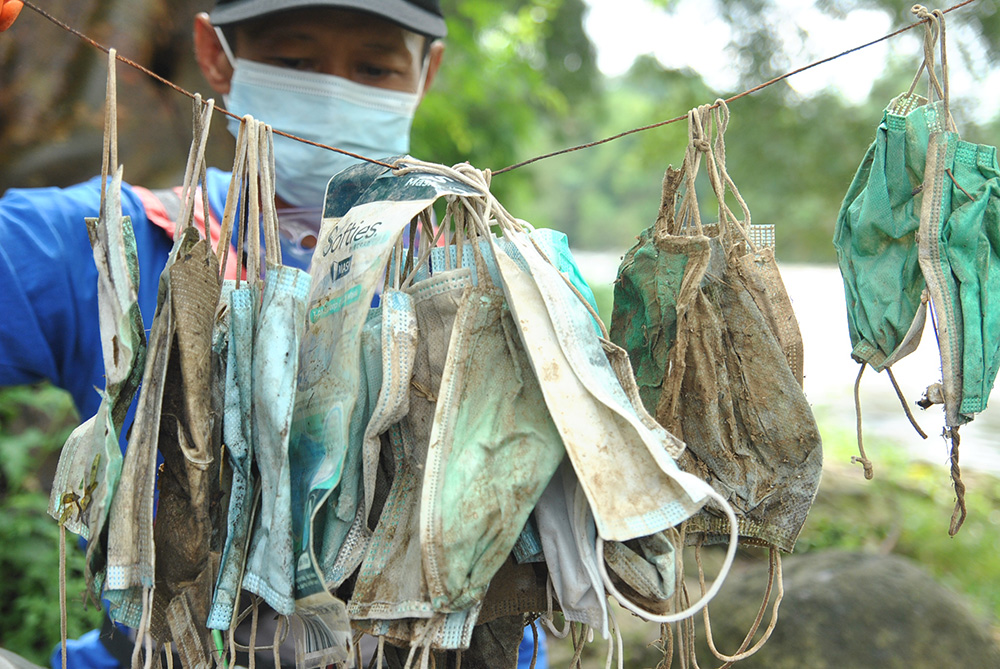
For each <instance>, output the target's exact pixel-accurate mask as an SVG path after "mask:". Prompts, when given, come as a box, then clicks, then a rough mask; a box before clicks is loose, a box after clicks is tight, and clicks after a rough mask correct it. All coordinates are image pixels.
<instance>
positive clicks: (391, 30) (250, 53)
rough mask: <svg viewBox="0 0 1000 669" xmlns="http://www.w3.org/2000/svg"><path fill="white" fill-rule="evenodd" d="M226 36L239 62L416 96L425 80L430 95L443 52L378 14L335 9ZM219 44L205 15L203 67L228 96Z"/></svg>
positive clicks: (305, 12) (198, 30) (276, 17)
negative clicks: (316, 73) (431, 85)
mask: <svg viewBox="0 0 1000 669" xmlns="http://www.w3.org/2000/svg"><path fill="white" fill-rule="evenodd" d="M226 32H227V35H230V36H232V39H231V40H230V41H232V42H234V43H233V44H231V45H230V46H231V48H232V49H233V52H234V54H235V55H236V56H237V57H238V58H246V59H248V60H253V61H258V62H261V63H266V64H268V65H275V66H278V67H287V68H289V69H293V70H303V71H309V72H320V73H323V74H332V75H335V76H338V77H342V78H344V79H349V80H351V81H354V82H357V83H359V84H364V85H367V86H374V87H377V88H386V89H390V90H396V91H405V92H410V93H415V92H417V91H418V90H420V79H421V76H422V75H423V76H425V77H426V81H425V85H424V89H425V90H426V88H427V86H429V84H430V81H431V79H432V78H433V76H434V73H435V72H436V70H437V65H438V63H439V62H440V58H441V51H442V50H443V46H442V45H441V44H440V43H434V44H432V45H430V47H429V48H428V47H427V46H426V39H427V38H425V37H424V36H422V35H418V34H417V33H414V32H411V31H409V30H406V29H404V28H402V27H400V26H398V25H396V24H395V23H392V22H391V21H387V20H385V19H382V18H380V17H378V16H375V15H374V14H369V13H366V12H357V11H351V10H344V9H333V8H308V9H297V10H290V11H285V12H280V13H276V14H271V15H268V16H266V17H263V18H260V19H254V20H251V21H244V22H241V23H237V24H235V25H234V26H233V29H232V30H227V31H226ZM217 42H218V38H217V37H216V35H215V32H214V30H213V29H212V27H211V24H210V23H209V22H208V17H207V15H204V14H201V15H199V16H198V18H197V19H196V22H195V47H196V50H197V52H198V60H199V63H200V64H201V66H202V71H203V72H204V73H205V76H206V78H207V79H208V80H209V83H210V84H212V86H213V88H215V90H216V91H218V92H220V93H227V92H228V90H229V79H230V78H231V77H232V67H231V64H230V63H229V62H228V59H226V58H225V57H224V55H223V54H222V53H221V45H217V44H215V43H217ZM425 55H426V58H427V59H428V67H427V69H426V71H425V69H424V59H425Z"/></svg>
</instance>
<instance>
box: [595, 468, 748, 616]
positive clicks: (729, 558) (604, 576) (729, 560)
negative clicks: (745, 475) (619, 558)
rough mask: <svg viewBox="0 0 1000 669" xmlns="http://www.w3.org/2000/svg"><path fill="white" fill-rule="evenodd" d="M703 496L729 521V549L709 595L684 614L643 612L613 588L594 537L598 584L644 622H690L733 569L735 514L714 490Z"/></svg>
mask: <svg viewBox="0 0 1000 669" xmlns="http://www.w3.org/2000/svg"><path fill="white" fill-rule="evenodd" d="M703 492H704V493H705V495H706V496H707V497H710V498H711V499H713V500H714V501H715V502H716V503H717V504H718V505H719V507H721V509H722V511H723V512H725V514H726V517H727V518H728V519H729V548H728V549H727V550H726V558H725V560H724V561H723V563H722V568H721V569H720V570H719V574H718V576H716V577H715V581H714V582H713V583H712V587H711V588H709V589H708V592H706V593H705V594H703V595H702V597H701V599H699V600H698V601H697V602H695V603H694V604H692V605H691V606H689V607H688V608H686V609H684V610H683V611H680V612H677V613H671V614H668V615H658V614H656V613H653V612H652V611H645V610H643V609H642V608H640V607H639V606H638V605H637V604H635V603H634V602H632V601H631V600H629V599H628V598H627V597H625V596H624V595H623V594H622V593H621V592H619V590H618V588H616V587H615V584H614V583H612V582H611V578H610V577H609V576H608V570H607V567H605V565H604V539H603V538H602V537H601V536H600V535H598V537H597V568H598V571H600V572H601V580H603V581H604V587H605V589H606V590H607V591H608V593H610V594H611V595H612V596H613V597H614V598H615V599H617V600H618V603H619V604H621V605H622V606H623V607H625V608H626V609H628V610H629V611H631V612H632V613H634V614H636V615H637V616H639V617H640V618H642V619H644V620H648V621H650V622H658V623H675V622H678V621H681V620H684V619H686V618H690V617H691V616H693V615H694V614H695V613H697V612H698V611H700V610H701V609H702V608H703V607H705V606H708V603H709V602H710V601H712V599H713V598H714V597H715V595H716V593H718V592H719V588H721V587H722V583H723V581H725V580H726V576H728V575H729V568H730V567H731V566H732V564H733V558H734V557H735V556H736V546H737V543H738V539H739V526H738V524H737V521H736V514H735V513H734V512H733V508H732V507H731V506H730V505H729V502H727V501H726V500H725V499H724V498H723V497H722V495H720V494H719V493H717V492H715V490H713V489H712V488H711V487H710V486H708V485H707V484H706V485H705V488H704V489H703Z"/></svg>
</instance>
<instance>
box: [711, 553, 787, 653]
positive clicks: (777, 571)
mask: <svg viewBox="0 0 1000 669" xmlns="http://www.w3.org/2000/svg"><path fill="white" fill-rule="evenodd" d="M768 553H769V555H768V569H767V587H766V588H765V589H764V598H763V601H761V604H760V609H759V610H758V611H757V617H756V618H755V619H754V622H753V625H751V626H750V631H749V632H747V635H746V637H744V639H743V643H741V644H740V647H739V649H738V650H737V651H736V653H735V654H734V655H725V654H723V653H721V652H719V649H718V648H716V646H715V640H714V639H713V638H712V623H711V620H710V618H709V615H708V607H707V606H706V607H705V608H704V610H703V611H702V613H703V614H704V621H705V637H706V639H707V640H708V647H709V649H710V650H711V651H712V654H713V655H715V657H717V658H718V659H720V660H722V661H723V662H725V664H724V665H722V666H721V667H719V669H729V667H731V666H733V664H734V663H736V662H739V661H740V660H745V659H746V658H748V657H750V656H751V655H753V654H754V653H756V652H757V651H759V650H760V649H761V648H762V647H763V646H764V644H765V643H767V640H768V639H770V638H771V633H772V632H773V631H774V628H775V626H776V625H777V624H778V607H779V606H780V605H781V600H782V598H783V597H784V596H785V588H784V584H783V582H782V578H781V576H782V574H781V554H780V553H779V552H778V549H777V548H775V547H774V546H772V547H771V548H770V549H769V551H768ZM694 555H695V560H696V561H697V563H698V583H699V584H700V585H701V591H702V592H703V593H704V592H705V570H704V569H703V568H702V564H701V544H700V543H699V544H698V545H697V546H696V547H695V553H694ZM775 578H777V580H778V595H777V597H776V598H775V600H774V607H773V608H772V610H771V620H770V622H768V624H767V628H766V629H765V630H764V635H763V636H762V637H761V638H760V640H759V641H757V643H756V644H754V646H753V648H750V649H749V650H748V649H747V646H749V645H750V641H751V640H753V635H754V634H756V633H757V630H758V629H759V628H760V623H761V622H762V621H763V620H764V613H765V612H766V611H767V603H768V601H769V600H770V599H771V590H772V589H773V587H774V581H775Z"/></svg>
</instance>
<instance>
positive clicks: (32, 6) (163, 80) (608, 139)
mask: <svg viewBox="0 0 1000 669" xmlns="http://www.w3.org/2000/svg"><path fill="white" fill-rule="evenodd" d="M975 1H976V0H964V1H963V2H960V3H958V4H956V5H953V6H951V7H949V8H948V9H945V10H936V11H940V12H941V14H947V13H948V12H953V11H955V10H956V9H960V8H962V7H965V6H966V5H970V4H972V3H973V2H975ZM23 2H24V6H25V7H28V8H29V9H31V10H32V11H34V12H35V13H37V14H40V15H42V16H43V17H45V18H46V19H48V20H49V21H51V22H52V23H54V24H56V25H57V26H59V27H60V28H62V29H63V30H65V31H67V32H69V33H71V34H73V35H76V36H77V37H79V38H80V39H82V40H84V41H85V42H87V43H88V44H90V45H91V46H93V47H94V48H96V49H99V50H100V51H103V52H105V53H107V52H108V47H106V46H104V45H102V44H100V43H99V42H97V41H96V40H94V39H93V38H91V37H88V36H87V35H85V34H83V33H82V32H80V31H79V30H77V29H76V28H73V27H72V26H70V25H67V24H66V23H64V22H62V21H60V20H59V19H57V18H56V17H54V16H52V15H51V14H49V13H48V12H46V11H45V10H44V9H42V8H41V7H38V6H37V5H35V4H34V3H33V2H31V0H23ZM929 20H930V19H924V20H921V21H918V22H917V23H913V24H911V25H908V26H904V27H903V28H900V29H899V30H896V31H895V32H891V33H889V34H887V35H883V36H882V37H879V38H878V39H875V40H872V41H870V42H866V43H865V44H861V45H858V46H856V47H852V48H850V49H847V50H846V51H842V52H840V53H838V54H835V55H833V56H828V57H826V58H823V59H820V60H817V61H814V62H812V63H809V64H808V65H804V66H802V67H800V68H798V69H795V70H792V71H790V72H786V73H785V74H781V75H779V76H777V77H774V78H773V79H770V80H768V81H765V82H764V83H762V84H758V85H757V86H754V87H753V88H749V89H747V90H745V91H743V92H742V93H737V94H736V95H734V96H732V97H729V98H726V100H725V101H726V102H727V103H729V102H733V101H734V100H738V99H740V98H743V97H746V96H748V95H752V94H753V93H756V92H757V91H760V90H762V89H764V88H767V87H768V86H773V85H774V84H776V83H778V82H780V81H784V80H785V79H787V78H789V77H791V76H793V75H795V74H799V73H800V72H805V71H806V70H809V69H812V68H814V67H816V66H818V65H823V64H825V63H829V62H830V61H833V60H836V59H838V58H842V57H844V56H847V55H849V54H852V53H854V52H855V51H860V50H862V49H865V48H868V47H870V46H874V45H875V44H878V43H880V42H884V41H886V40H888V39H892V38H893V37H896V36H897V35H900V34H902V33H904V32H907V31H909V30H913V29H914V28H916V27H918V26H921V25H923V24H924V23H926V22H927V21H929ZM227 46H228V45H227ZM227 57H229V55H228V54H227ZM116 58H117V59H118V60H120V61H122V62H123V63H125V64H126V65H131V66H132V67H134V68H135V69H137V70H139V71H140V72H142V73H144V74H146V75H147V76H149V77H152V78H153V79H156V80H157V81H159V82H160V83H161V84H164V85H166V86H168V87H169V88H172V89H174V90H175V91H177V92H178V93H182V94H184V95H186V96H188V97H189V98H194V94H193V93H191V92H190V91H187V90H185V89H183V88H181V87H180V86H178V85H177V84H175V83H173V82H172V81H170V80H168V79H166V78H164V77H161V76H160V75H158V74H156V73H155V72H153V71H152V70H150V69H149V68H146V67H143V66H142V65H140V64H139V63H136V62H135V61H133V60H131V59H129V58H126V57H124V56H121V55H118V56H116ZM216 109H217V110H218V111H220V112H222V113H223V114H225V115H226V116H229V117H231V118H234V119H236V120H237V121H238V120H240V119H239V117H238V116H236V115H235V114H233V113H232V112H229V111H227V110H225V109H223V108H221V107H216ZM685 119H687V114H685V115H683V116H678V117H675V118H672V119H667V120H666V121H660V122H658V123H652V124H650V125H645V126H642V127H639V128H633V129H631V130H627V131H625V132H621V133H618V134H617V135H612V136H611V137H605V138H604V139H600V140H597V141H594V142H589V143H587V144H581V145H579V146H572V147H569V148H566V149H561V150H559V151H553V152H551V153H546V154H543V155H540V156H535V157H534V158H530V159H528V160H525V161H522V162H520V163H515V164H513V165H508V166H507V167H504V168H502V169H499V170H495V171H494V172H493V174H503V173H504V172H509V171H511V170H515V169H517V168H519V167H524V166H525V165H529V164H531V163H534V162H538V161H539V160H544V159H546V158H552V157H554V156H558V155H562V154H564V153H570V152H572V151H579V150H581V149H589V148H591V147H594V146H598V145H600V144H606V143H608V142H611V141H613V140H616V139H620V138H622V137H625V136H627V135H632V134H635V133H637V132H642V131H645V130H652V129H653V128H659V127H660V126H664V125H669V124H671V123H677V122H679V121H683V120H685ZM275 134H276V135H281V136H282V137H287V138H289V139H294V140H296V141H299V142H304V143H306V144H310V145H312V146H316V147H318V148H321V149H327V150H329V151H336V152H337V153H342V154H344V155H347V156H351V157H352V158H356V159H358V160H363V161H365V162H368V163H373V164H375V165H381V166H383V167H389V168H392V167H395V166H394V165H389V164H388V163H384V162H382V161H380V160H375V159H374V158H368V157H367V156H361V155H358V154H356V153H351V152H350V151H345V150H343V149H338V148H336V147H333V146H327V145H326V144H320V143H318V142H312V141H309V140H307V139H303V138H302V137H297V136H295V135H291V134H288V133H284V132H280V131H275Z"/></svg>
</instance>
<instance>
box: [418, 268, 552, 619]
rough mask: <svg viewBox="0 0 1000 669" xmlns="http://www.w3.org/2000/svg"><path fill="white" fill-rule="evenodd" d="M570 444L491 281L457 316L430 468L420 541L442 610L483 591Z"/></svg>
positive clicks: (471, 292)
mask: <svg viewBox="0 0 1000 669" xmlns="http://www.w3.org/2000/svg"><path fill="white" fill-rule="evenodd" d="M480 259H481V257H480ZM480 266H481V267H482V268H483V269H484V270H485V261H483V262H482V263H481V264H480ZM479 275H480V276H481V277H484V278H486V276H487V272H485V271H480V273H479ZM564 453H565V451H564V449H563V446H562V439H561V438H560V436H559V432H558V430H557V429H556V426H555V424H554V423H553V422H552V418H551V416H550V415H549V413H548V409H547V407H546V406H545V400H544V398H543V396H542V392H541V388H540V387H539V385H538V380H537V379H536V378H535V374H534V370H533V369H532V367H531V362H530V360H529V359H528V357H527V354H526V353H525V351H524V347H523V344H522V343H521V340H520V337H519V335H518V332H517V328H516V326H515V325H514V322H513V320H512V318H511V315H510V312H509V310H508V309H507V307H506V305H505V303H504V298H503V294H502V293H501V292H500V291H499V290H498V289H497V287H496V286H494V285H493V283H492V281H481V282H480V283H478V284H477V285H476V286H475V287H474V288H470V289H467V290H466V291H465V293H464V295H463V296H462V303H461V307H460V308H459V310H458V314H457V315H456V317H455V326H454V328H453V330H452V333H451V341H450V343H449V347H448V359H447V363H446V365H445V368H444V372H443V376H442V381H441V388H440V391H439V393H438V402H437V407H436V410H435V414H434V424H433V428H432V430H431V434H430V448H429V451H428V454H427V466H426V469H425V470H424V483H423V488H422V497H421V503H420V539H421V541H420V543H421V549H422V550H423V553H424V569H425V572H426V575H427V581H428V589H429V591H430V594H431V599H432V603H433V606H434V609H435V610H438V611H461V610H464V609H467V608H469V607H470V606H472V605H473V604H475V603H476V602H480V601H482V598H483V596H484V595H485V593H486V589H487V587H488V586H489V584H490V579H491V578H492V577H493V575H494V574H495V573H496V571H497V570H498V569H499V568H500V566H501V565H502V564H503V562H504V560H505V559H506V558H507V556H508V555H509V554H510V552H511V550H512V549H513V547H514V544H515V542H516V541H517V538H518V535H519V534H520V532H521V529H522V528H523V526H524V524H525V522H526V521H527V520H528V516H529V514H530V513H531V510H532V509H533V508H534V506H535V502H536V501H537V500H538V498H539V496H540V495H541V493H542V491H543V490H544V488H545V486H546V485H547V484H548V482H549V479H550V478H551V477H552V474H553V473H554V472H555V469H556V467H557V466H558V464H559V462H560V461H561V460H562V458H563V455H564ZM470 510H474V512H473V513H470Z"/></svg>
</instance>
